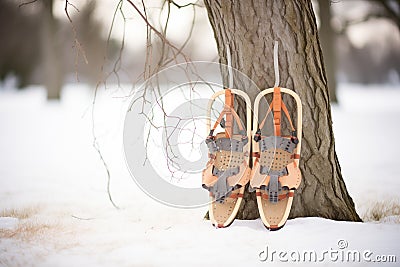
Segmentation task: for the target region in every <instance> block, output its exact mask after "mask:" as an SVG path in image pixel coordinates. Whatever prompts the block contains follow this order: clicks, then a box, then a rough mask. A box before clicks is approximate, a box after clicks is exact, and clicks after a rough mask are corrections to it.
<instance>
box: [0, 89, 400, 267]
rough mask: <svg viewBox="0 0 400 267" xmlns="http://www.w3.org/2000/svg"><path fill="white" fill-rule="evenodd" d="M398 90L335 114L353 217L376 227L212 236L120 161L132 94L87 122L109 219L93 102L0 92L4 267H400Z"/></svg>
mask: <svg viewBox="0 0 400 267" xmlns="http://www.w3.org/2000/svg"><path fill="white" fill-rule="evenodd" d="M398 89H399V88H395V87H393V86H392V87H377V86H376V87H370V88H366V89H365V88H363V87H361V86H354V85H342V86H341V87H340V90H339V100H340V102H341V105H340V106H334V107H333V119H334V131H335V137H336V149H337V153H338V157H339V160H340V163H341V166H342V172H343V175H344V177H345V181H346V185H347V187H348V189H349V191H350V193H351V195H352V197H353V200H354V201H355V203H356V206H357V209H358V211H359V213H360V214H361V215H362V216H363V217H364V218H372V217H373V214H374V210H373V208H374V207H375V209H376V210H377V211H379V212H377V214H378V215H377V216H378V217H380V216H381V215H382V214H383V217H382V218H379V219H380V221H370V222H366V223H350V222H336V221H331V220H325V219H320V218H299V219H294V220H290V221H288V223H287V225H286V226H285V227H284V228H283V229H282V230H280V231H277V232H268V231H266V230H265V228H264V227H263V225H262V223H261V221H260V220H255V221H238V220H237V221H235V222H234V223H233V224H232V226H231V227H229V228H227V229H214V228H212V227H211V225H210V223H209V222H208V221H205V220H203V216H204V214H205V211H206V208H198V209H176V208H171V207H168V206H165V205H162V204H160V203H158V202H155V201H154V200H152V199H150V198H149V197H148V196H147V195H146V194H144V193H143V192H142V191H140V190H139V189H138V187H137V186H136V184H135V183H134V182H133V180H132V178H131V177H130V175H129V172H128V171H127V168H126V166H125V161H124V157H123V151H122V134H121V132H122V126H123V119H124V113H125V112H126V107H127V105H128V104H129V103H128V101H129V100H128V99H126V98H124V97H121V96H124V95H125V94H126V93H127V91H125V92H124V91H123V90H117V89H114V90H113V89H109V90H107V91H105V92H104V91H101V93H100V95H99V97H98V99H97V104H96V106H95V113H94V114H95V125H96V133H97V137H98V141H99V144H100V145H101V148H102V150H103V156H104V157H105V160H106V162H107V164H108V165H109V168H110V171H111V175H112V180H111V192H112V196H113V199H114V201H115V203H116V204H117V205H118V206H119V207H120V209H119V210H116V209H115V208H114V207H112V205H111V204H110V202H109V200H108V196H107V192H106V187H107V176H106V175H105V170H104V167H103V164H102V162H101V161H100V159H99V156H98V154H97V152H96V151H95V150H94V149H93V146H92V142H93V139H92V123H91V120H92V117H91V112H92V96H93V92H92V91H91V90H89V88H87V87H85V86H82V85H79V86H77V85H73V86H72V85H70V86H67V87H66V88H65V89H64V91H63V95H62V100H61V102H47V101H46V99H45V92H44V90H43V89H42V88H35V87H33V88H30V89H27V90H24V91H15V90H0V125H1V126H0V266H266V265H268V264H270V263H271V262H272V263H280V262H281V261H285V260H287V261H288V262H289V263H290V262H293V261H294V260H296V259H297V262H296V263H297V264H298V265H305V266H308V265H310V263H309V262H308V261H307V259H306V260H304V258H303V256H304V254H306V256H307V257H306V258H308V254H310V253H311V252H310V251H315V255H316V256H317V257H318V259H317V261H318V260H321V259H322V257H324V260H323V261H322V262H320V263H319V264H322V265H324V266H328V265H332V264H334V265H336V264H338V263H339V262H342V261H343V259H344V262H346V259H347V254H346V253H348V252H349V251H355V253H356V254H357V253H359V255H361V260H360V262H352V261H351V259H350V261H351V264H352V265H356V266H364V265H365V264H366V263H365V261H368V259H370V260H371V261H373V260H375V259H378V258H376V256H389V255H395V256H396V260H397V263H384V266H395V265H396V264H397V265H398V264H399V262H400V253H399V251H400V249H399V248H400V245H399V244H400V224H399V221H400V220H399V218H400V217H399V214H400V210H399V209H400V206H399V205H400V200H399V193H398V192H400V182H399V179H398V178H399V175H398V173H397V171H396V170H397V166H398V165H399V164H400V160H399V156H398V151H400V143H399V142H398V140H397V139H398V137H397V135H398V133H399V132H400V126H399V116H400V105H399V104H398V101H399V100H400V90H398ZM389 206H390V209H388V210H386V211H385V208H387V207H389ZM267 250H268V251H267ZM274 251H275V253H274ZM336 251H337V252H336ZM307 253H308V254H307ZM312 253H314V252H312ZM345 254H346V255H345ZM267 255H268V258H267V257H266V256H267ZM313 255H314V254H313ZM298 256H299V257H300V260H299V259H298V258H297V257H298ZM342 258H343V259H342ZM381 259H388V257H386V258H385V257H383V258H381ZM262 260H265V261H262ZM299 261H300V262H299ZM369 264H372V263H371V262H370V263H369Z"/></svg>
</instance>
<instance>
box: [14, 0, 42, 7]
mask: <svg viewBox="0 0 400 267" xmlns="http://www.w3.org/2000/svg"><path fill="white" fill-rule="evenodd" d="M37 1H38V0H32V1H28V2H24V3H22V4H19V5H18V7H19V8H21V7H23V6H26V5H30V4H33V3H35V2H37Z"/></svg>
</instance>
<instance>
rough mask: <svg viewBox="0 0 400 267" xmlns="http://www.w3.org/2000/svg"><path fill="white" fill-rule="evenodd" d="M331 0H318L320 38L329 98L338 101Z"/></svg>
mask: <svg viewBox="0 0 400 267" xmlns="http://www.w3.org/2000/svg"><path fill="white" fill-rule="evenodd" d="M330 5H331V1H327V0H318V6H319V18H320V21H321V25H320V27H319V39H320V41H321V47H322V52H323V53H324V63H325V66H326V76H327V78H328V89H329V99H330V100H331V102H335V103H337V97H336V56H335V54H336V53H335V39H336V38H335V32H334V31H333V29H332V26H331V18H332V16H331V6H330Z"/></svg>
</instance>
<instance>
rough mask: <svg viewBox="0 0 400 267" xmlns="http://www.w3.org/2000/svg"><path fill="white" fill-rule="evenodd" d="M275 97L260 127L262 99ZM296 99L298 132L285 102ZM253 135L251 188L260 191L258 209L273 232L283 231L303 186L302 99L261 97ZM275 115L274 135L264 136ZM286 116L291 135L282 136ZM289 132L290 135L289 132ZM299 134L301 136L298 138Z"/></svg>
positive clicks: (274, 91)
mask: <svg viewBox="0 0 400 267" xmlns="http://www.w3.org/2000/svg"><path fill="white" fill-rule="evenodd" d="M271 93H272V94H273V100H272V103H271V105H270V106H269V108H268V111H267V113H266V115H265V117H264V119H263V120H262V122H261V123H260V124H258V110H259V103H260V100H261V98H263V97H264V96H265V95H267V94H271ZM281 93H286V94H288V95H290V96H292V97H293V98H294V99H295V101H296V104H297V129H295V128H294V126H293V123H292V120H291V118H290V115H289V112H288V109H287V107H286V105H285V103H284V102H283V101H282V94H281ZM254 106H255V110H254V121H253V132H254V133H255V135H254V138H253V144H252V146H253V154H252V156H253V169H252V172H251V180H250V188H251V189H253V190H254V189H256V197H257V205H258V211H259V213H260V217H261V219H262V221H263V223H264V225H265V227H266V228H267V229H269V230H278V229H280V228H282V227H283V226H284V225H285V223H286V221H287V218H288V216H289V213H290V209H291V206H292V201H293V197H294V192H295V190H296V189H297V188H298V186H299V185H300V183H301V172H300V168H299V160H300V149H301V132H302V106H301V100H300V97H299V96H298V95H297V94H296V93H295V92H293V91H292V90H290V89H286V88H280V87H275V88H269V89H266V90H264V91H262V92H260V93H259V94H258V96H257V97H256V99H255V102H254ZM271 111H272V113H273V124H274V135H272V136H264V135H262V132H261V131H262V128H263V126H264V124H265V121H266V119H267V117H268V115H269V114H270V113H271ZM281 111H283V112H284V114H285V115H286V117H287V119H288V122H289V125H290V127H291V129H290V135H283V134H282V131H281V130H282V129H281V127H282V119H283V118H282V116H281V115H282V112H281ZM285 132H286V131H285ZM297 132H298V133H299V135H298V134H297Z"/></svg>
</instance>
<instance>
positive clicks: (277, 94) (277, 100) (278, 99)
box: [259, 87, 295, 136]
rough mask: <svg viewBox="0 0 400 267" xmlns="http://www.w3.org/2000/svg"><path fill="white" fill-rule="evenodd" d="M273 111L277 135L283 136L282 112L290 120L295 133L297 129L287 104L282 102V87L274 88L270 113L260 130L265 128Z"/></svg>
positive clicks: (261, 124) (266, 115)
mask: <svg viewBox="0 0 400 267" xmlns="http://www.w3.org/2000/svg"><path fill="white" fill-rule="evenodd" d="M271 110H273V112H274V127H275V135H276V136H280V135H281V119H282V118H281V110H283V112H284V113H285V115H286V117H287V118H288V120H289V123H290V127H291V128H292V131H295V128H294V126H293V122H292V119H291V117H290V115H289V111H288V109H287V107H286V105H285V103H284V102H283V101H282V94H281V88H280V87H275V88H274V96H273V99H272V103H271V104H270V105H269V108H268V111H267V113H266V114H265V117H264V119H263V120H262V122H261V123H260V126H259V129H262V128H263V127H264V124H265V121H266V120H267V117H268V115H269V113H270V112H271Z"/></svg>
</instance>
